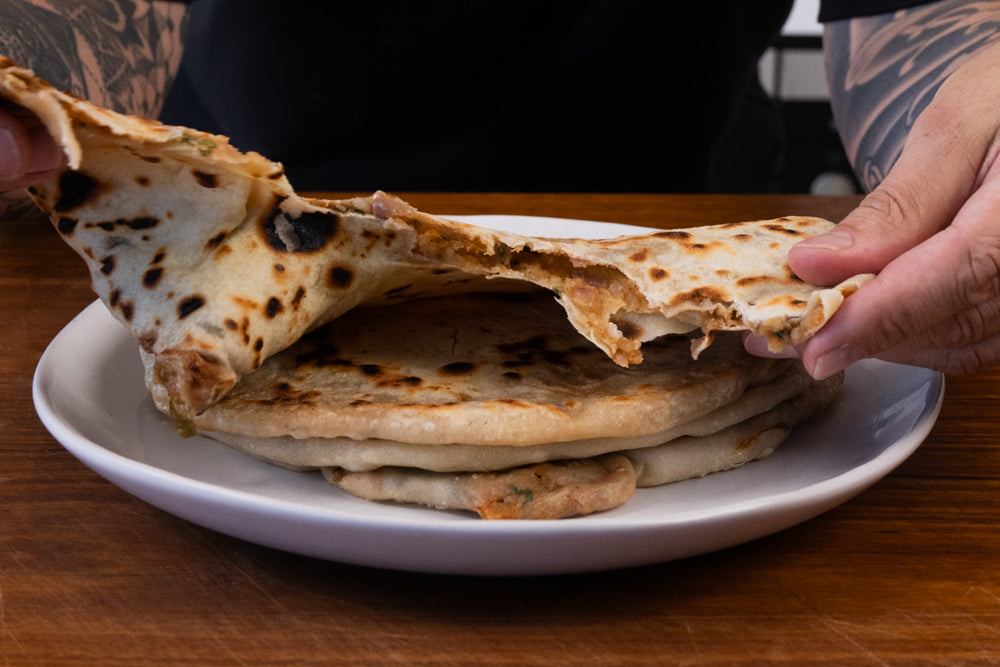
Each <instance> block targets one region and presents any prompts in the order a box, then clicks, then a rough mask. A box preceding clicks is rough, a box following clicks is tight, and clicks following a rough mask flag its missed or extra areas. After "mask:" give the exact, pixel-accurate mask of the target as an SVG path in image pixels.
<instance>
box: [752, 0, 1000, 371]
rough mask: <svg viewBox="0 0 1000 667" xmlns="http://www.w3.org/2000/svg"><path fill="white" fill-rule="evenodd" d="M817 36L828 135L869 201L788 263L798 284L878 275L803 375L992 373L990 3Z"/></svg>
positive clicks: (995, 329)
mask: <svg viewBox="0 0 1000 667" xmlns="http://www.w3.org/2000/svg"><path fill="white" fill-rule="evenodd" d="M825 39H826V48H827V50H828V71H829V76H830V84H831V96H832V99H833V100H834V102H833V104H834V111H835V118H836V122H837V125H838V129H839V130H840V131H841V133H842V136H843V139H844V144H845V146H846V148H847V152H848V155H849V156H850V157H851V159H852V160H853V163H854V165H855V169H856V171H857V172H858V174H859V176H860V178H861V180H862V182H863V183H864V185H865V186H866V187H867V188H869V189H870V190H871V192H870V193H869V194H868V196H866V197H865V199H864V200H863V201H862V202H861V204H860V206H859V207H858V208H857V209H856V210H854V211H853V212H852V213H851V214H850V215H848V216H847V217H846V218H845V219H844V220H843V221H842V222H841V223H840V224H839V225H838V226H837V228H836V229H835V230H834V231H833V232H831V233H828V234H825V235H822V236H818V237H815V238H814V239H812V240H810V241H805V242H803V243H801V244H799V245H798V246H796V247H795V248H793V250H792V253H791V255H790V258H789V259H790V262H791V265H792V268H793V269H794V270H795V271H796V273H797V274H798V275H799V276H800V277H801V278H803V279H805V280H807V281H810V282H817V283H826V282H835V281H837V280H840V279H842V278H844V277H846V276H848V275H851V274H854V273H867V272H872V273H878V277H877V278H876V279H875V280H873V281H871V282H870V283H868V284H866V285H865V286H864V287H862V288H861V290H859V291H858V293H857V294H855V295H854V296H852V297H851V298H850V299H848V300H847V301H846V302H845V303H844V306H843V307H842V308H841V310H840V311H839V312H838V313H837V315H836V316H835V317H834V318H833V319H832V320H831V322H830V323H829V324H828V325H827V326H825V327H824V328H823V329H821V330H820V332H819V333H818V334H817V335H816V336H815V337H814V338H813V339H812V340H810V341H809V342H808V343H807V344H806V345H805V347H804V349H803V350H802V351H801V353H802V359H803V361H804V362H805V364H806V367H807V368H808V369H809V370H810V371H811V372H812V373H813V374H814V375H815V376H817V377H825V376H827V375H830V374H832V373H835V372H837V371H838V370H840V369H842V368H844V367H846V366H847V365H849V364H850V363H852V362H854V361H856V360H858V359H861V358H866V357H876V358H880V359H885V360H889V361H898V362H902V363H907V364H914V365H919V366H926V367H929V368H935V369H939V370H943V371H945V372H950V373H962V372H974V371H976V370H979V369H982V368H985V367H987V366H992V365H995V364H997V363H998V362H1000V161H998V160H997V156H998V154H1000V3H998V2H972V1H970V0H939V1H938V2H934V3H931V4H927V5H923V6H921V7H918V8H916V9H912V10H908V11H905V12H896V13H894V14H890V15H883V16H872V17H866V18H859V19H853V20H850V21H844V22H837V23H834V24H831V25H829V26H828V27H827V29H826V34H825ZM748 347H750V348H751V349H753V347H754V346H753V345H752V344H751V345H748Z"/></svg>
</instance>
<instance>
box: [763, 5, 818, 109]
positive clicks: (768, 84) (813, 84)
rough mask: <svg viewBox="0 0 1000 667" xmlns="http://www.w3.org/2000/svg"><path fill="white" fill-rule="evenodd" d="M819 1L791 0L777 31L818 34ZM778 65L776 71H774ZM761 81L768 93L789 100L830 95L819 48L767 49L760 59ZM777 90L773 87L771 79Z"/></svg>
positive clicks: (802, 35) (800, 34)
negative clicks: (791, 2)
mask: <svg viewBox="0 0 1000 667" xmlns="http://www.w3.org/2000/svg"><path fill="white" fill-rule="evenodd" d="M818 13H819V0H795V4H794V5H793V6H792V13H791V14H790V15H789V17H788V20H787V21H786V22H785V25H784V27H783V28H782V30H781V32H782V34H783V35H787V36H790V37H819V36H820V35H822V34H823V27H822V25H821V24H820V23H819V22H818V21H817V20H816V16H817V14H818ZM776 67H777V68H780V74H779V73H777V72H776V71H775V70H776ZM759 68H760V80H761V84H763V86H764V90H766V91H767V92H768V93H770V94H771V95H775V96H777V97H778V98H779V99H783V100H791V101H824V100H828V99H829V98H830V95H829V90H828V88H827V85H826V73H825V72H824V70H823V54H822V51H820V50H819V49H790V48H785V49H768V51H767V52H766V53H765V54H764V56H763V57H762V58H761V60H760V64H759ZM779 77H780V80H781V90H778V91H776V90H775V79H776V78H779Z"/></svg>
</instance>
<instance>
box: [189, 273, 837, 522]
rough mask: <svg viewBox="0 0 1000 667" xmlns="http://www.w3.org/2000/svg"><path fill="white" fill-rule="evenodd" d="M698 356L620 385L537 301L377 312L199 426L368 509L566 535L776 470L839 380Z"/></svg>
mask: <svg viewBox="0 0 1000 667" xmlns="http://www.w3.org/2000/svg"><path fill="white" fill-rule="evenodd" d="M689 346H690V339H689V338H688V337H686V336H680V335H672V336H666V337H662V338H660V339H657V340H655V341H652V342H650V343H648V344H647V345H646V346H645V347H644V354H645V357H646V360H645V361H644V362H643V363H642V364H640V365H638V366H635V367H631V368H622V367H620V366H617V365H616V364H614V363H613V362H612V361H611V360H610V359H608V358H607V356H606V355H604V354H602V353H601V352H600V351H599V350H597V349H596V348H594V347H593V346H592V345H590V344H589V343H587V342H586V341H585V340H583V339H582V338H581V337H580V336H579V334H578V333H577V332H576V331H575V330H574V329H573V327H572V326H571V325H570V324H569V322H568V321H567V320H566V318H565V317H563V315H562V310H561V308H560V307H559V305H558V304H556V303H555V302H554V301H553V299H552V298H551V296H550V295H548V294H547V293H545V292H537V291H536V292H533V293H518V294H492V293H491V294H460V295H455V296H452V297H437V298H427V299H418V300H414V301H409V302H406V303H401V304H395V305H391V306H379V307H374V306H366V307H361V308H357V309H355V310H354V311H352V312H350V313H347V314H345V315H344V316H342V317H341V318H339V319H337V320H335V321H334V322H332V323H330V324H328V325H326V326H325V327H323V328H322V329H320V330H318V331H316V332H313V333H311V334H309V335H307V336H306V337H304V338H303V339H301V340H300V341H299V342H297V343H296V344H295V345H293V346H291V347H290V348H288V349H287V350H285V351H284V352H281V353H279V354H277V355H275V356H273V357H271V358H270V359H268V360H267V361H265V362H264V364H263V366H262V367H261V368H260V369H259V370H258V371H256V372H255V373H252V374H250V375H248V376H246V377H244V378H243V379H242V380H241V381H240V382H239V383H238V384H237V385H236V387H235V388H234V389H233V390H232V391H231V392H230V393H229V394H228V395H227V396H225V397H224V398H223V399H222V400H221V401H220V402H219V403H218V404H216V405H214V406H212V407H211V408H209V409H208V410H206V411H205V412H204V413H202V414H201V415H199V416H197V417H196V418H195V424H196V425H197V426H198V427H199V429H200V430H201V432H202V433H204V434H205V435H208V436H210V437H213V438H215V439H217V440H220V441H222V442H224V443H227V444H229V445H231V446H233V447H235V448H237V449H239V450H241V451H244V452H246V453H248V454H250V455H252V456H255V457H257V458H260V459H263V460H265V461H268V462H270V463H275V464H278V465H282V466H285V467H289V468H293V469H301V470H308V469H314V468H317V467H318V468H322V469H323V472H324V474H325V475H326V477H327V479H329V480H330V481H331V482H333V483H334V484H336V485H337V486H339V487H340V488H341V489H343V490H344V491H347V492H348V493H351V494H353V495H356V496H358V497H361V498H365V499H368V500H386V501H394V502H403V503H416V504H422V505H429V506H432V507H436V508H442V509H452V510H467V511H473V512H476V513H478V514H479V516H481V517H482V518H519V519H557V518H564V517H568V516H575V515H581V514H589V513H593V512H598V511H603V510H606V509H611V508H613V507H617V506H618V505H620V504H622V503H624V502H626V501H627V500H628V499H629V498H630V497H631V496H632V494H633V493H634V492H635V489H636V487H637V486H655V485H659V484H664V483H667V482H673V481H679V480H683V479H689V478H692V477H701V476H704V475H706V474H709V473H713V472H719V471H722V470H728V469H731V468H735V467H738V466H740V465H743V464H745V463H747V462H749V461H753V460H756V459H759V458H763V457H765V456H768V455H769V454H770V453H771V452H772V451H773V450H774V448H775V447H777V446H778V445H779V444H780V443H781V442H782V441H783V440H784V439H785V438H786V437H787V435H788V433H789V432H790V430H791V428H792V427H793V426H794V425H795V424H797V423H798V422H800V421H802V420H804V419H807V418H808V417H809V416H811V415H812V414H814V413H815V412H816V411H817V410H819V409H821V408H822V407H823V406H825V405H827V404H828V403H829V402H830V401H831V400H832V399H833V397H834V396H835V394H836V391H837V389H838V388H839V386H840V383H841V380H842V378H841V377H835V378H832V379H829V380H826V381H823V382H813V381H812V380H811V379H810V378H809V377H808V375H807V374H806V373H805V371H804V369H803V368H802V366H801V364H799V363H798V362H797V361H793V360H791V359H759V358H755V357H751V356H750V355H748V354H747V353H746V352H745V350H744V349H743V346H742V342H741V340H740V336H739V334H737V333H734V332H728V333H724V334H721V335H720V336H718V338H717V340H716V342H715V344H713V345H712V347H711V348H709V349H708V350H707V351H706V352H705V353H704V354H703V355H702V356H701V358H700V359H698V360H694V359H692V358H691V356H690V355H689V354H688V350H689Z"/></svg>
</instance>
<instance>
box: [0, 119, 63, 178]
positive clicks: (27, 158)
mask: <svg viewBox="0 0 1000 667" xmlns="http://www.w3.org/2000/svg"><path fill="white" fill-rule="evenodd" d="M62 158H63V156H62V151H60V149H59V147H58V146H57V145H56V143H55V141H53V139H52V137H51V136H49V133H48V132H47V131H46V130H45V128H44V127H43V126H42V124H41V122H40V121H39V120H38V119H37V118H36V117H34V116H31V115H25V114H20V113H12V112H11V111H9V110H6V109H3V108H0V192H6V191H9V190H16V189H18V188H22V187H26V186H29V185H31V184H33V183H36V182H38V181H40V180H41V179H42V178H44V177H45V176H47V175H49V174H51V172H52V171H53V170H55V169H58V168H59V166H60V164H61V163H62Z"/></svg>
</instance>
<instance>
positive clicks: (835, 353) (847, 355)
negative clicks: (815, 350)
mask: <svg viewBox="0 0 1000 667" xmlns="http://www.w3.org/2000/svg"><path fill="white" fill-rule="evenodd" d="M862 358H864V354H862V353H861V350H859V349H858V348H856V347H854V346H853V345H841V346H840V347H835V348H833V349H832V350H828V351H826V352H824V353H823V354H821V355H819V357H817V358H816V363H814V364H813V369H812V376H813V378H815V379H816V380H825V379H826V378H828V377H830V376H831V375H836V374H837V373H839V372H840V371H842V370H844V369H845V368H847V367H848V366H850V365H851V364H853V363H854V362H855V361H858V360H859V359H862Z"/></svg>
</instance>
